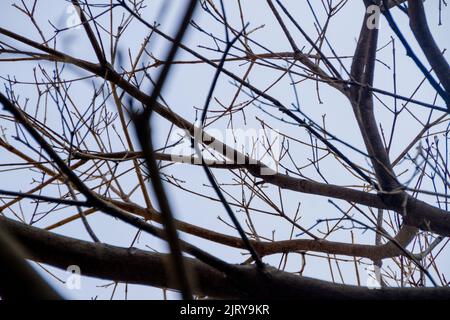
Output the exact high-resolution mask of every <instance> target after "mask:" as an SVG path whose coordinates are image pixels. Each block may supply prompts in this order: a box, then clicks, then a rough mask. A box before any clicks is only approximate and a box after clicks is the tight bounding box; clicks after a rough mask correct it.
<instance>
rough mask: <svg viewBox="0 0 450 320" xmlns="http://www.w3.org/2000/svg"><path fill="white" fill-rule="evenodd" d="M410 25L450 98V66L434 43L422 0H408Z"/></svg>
mask: <svg viewBox="0 0 450 320" xmlns="http://www.w3.org/2000/svg"><path fill="white" fill-rule="evenodd" d="M408 14H409V25H410V27H411V30H412V32H413V33H414V36H415V37H416V40H417V42H418V43H419V45H420V47H421V48H422V51H423V53H424V54H425V56H426V57H427V60H428V62H429V63H430V65H431V67H432V68H433V71H434V72H435V73H436V75H437V77H438V78H439V80H440V81H441V83H442V85H443V86H444V89H445V91H446V92H447V95H449V96H450V66H449V64H448V62H447V60H446V59H445V57H444V55H443V53H442V51H441V50H440V49H439V47H438V45H437V44H436V42H435V41H434V38H433V34H432V33H431V31H430V29H429V28H428V23H427V17H426V15H425V9H424V7H423V3H422V1H420V0H408Z"/></svg>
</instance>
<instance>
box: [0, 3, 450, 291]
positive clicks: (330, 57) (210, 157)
mask: <svg viewBox="0 0 450 320" xmlns="http://www.w3.org/2000/svg"><path fill="white" fill-rule="evenodd" d="M11 3H12V6H13V9H14V10H16V12H17V13H20V14H22V16H23V18H24V20H23V21H17V23H16V24H15V27H16V29H14V28H7V27H4V26H0V36H1V38H0V63H1V65H3V66H6V65H8V69H5V70H7V71H2V74H1V77H2V83H3V87H2V89H1V92H2V93H1V95H0V102H1V104H2V105H3V108H4V109H3V111H2V113H0V117H1V129H2V132H1V137H0V147H1V158H0V159H1V164H0V166H1V171H0V177H1V178H0V181H1V182H0V187H1V190H0V201H1V202H0V213H1V217H0V227H1V230H2V235H1V237H0V265H1V267H0V295H1V296H2V297H3V298H18V297H29V298H48V299H54V298H60V297H59V295H58V294H57V293H56V292H55V291H54V290H53V289H52V287H51V286H49V285H48V284H47V283H46V281H44V280H43V279H42V278H41V277H40V276H39V275H38V274H37V273H36V272H35V269H33V268H30V266H29V264H28V263H29V262H27V260H31V261H34V262H36V263H37V266H38V267H41V268H43V270H47V269H46V268H47V267H46V266H51V267H57V268H60V269H63V270H66V269H67V267H68V266H71V265H76V266H79V268H80V270H81V273H82V275H86V276H91V277H94V278H99V279H108V280H111V281H113V288H114V289H113V295H114V292H115V290H116V287H117V285H118V283H124V284H143V285H148V286H152V287H158V288H162V289H163V291H164V292H166V290H175V291H179V292H180V293H181V294H182V297H183V298H184V299H192V298H267V297H272V298H299V299H302V298H303V299H322V298H331V299H400V298H401V299H415V298H420V299H423V298H447V299H448V298H449V297H450V289H449V287H448V286H449V280H448V277H449V269H448V266H449V263H448V262H449V257H450V256H449V254H450V252H449V248H448V236H449V235H450V212H449V211H448V206H449V197H450V194H449V191H450V183H449V181H450V172H449V157H450V149H449V144H450V140H449V139H450V137H449V128H450V121H449V120H450V117H449V110H450V98H449V97H450V96H449V95H450V68H449V64H448V63H447V60H446V59H445V48H443V47H442V46H443V45H444V44H441V43H439V44H438V43H437V41H436V40H435V39H436V32H437V31H436V30H441V29H442V28H447V27H446V23H445V21H444V20H445V19H444V18H443V13H444V12H446V11H445V10H446V6H447V4H446V2H445V1H443V0H435V1H426V2H425V3H423V2H422V1H421V0H408V1H405V0H364V1H347V0H320V1H316V0H315V1H312V0H301V1H293V0H292V1H288V0H285V1H281V0H267V1H263V0H260V1H257V4H255V2H252V3H253V4H249V2H247V1H243V0H232V1H231V0H230V1H222V0H201V1H196V0H192V1H182V2H181V4H180V3H175V2H172V1H167V2H161V3H160V4H159V5H158V4H155V3H154V2H153V1H144V0H108V1H107V0H104V1H97V2H96V1H92V0H91V1H88V0H84V1H81V0H72V1H58V5H61V4H62V5H63V6H67V8H71V9H73V10H74V11H73V12H75V13H76V14H77V16H76V18H77V20H76V21H78V22H76V23H72V24H71V25H64V26H63V27H61V24H60V23H59V24H58V23H57V22H55V21H53V20H52V19H50V18H49V17H48V16H49V12H51V11H52V10H56V9H53V8H52V7H51V6H50V5H49V1H44V0H29V1H27V0H21V1H12V2H11ZM11 3H10V4H11ZM53 3H55V2H53V1H52V4H53ZM177 5H178V7H177ZM255 5H258V6H260V8H258V10H252V7H251V6H255ZM0 6H2V7H6V5H5V4H4V3H2V4H1V5H0ZM55 6H56V4H55ZM180 6H181V7H182V8H181V9H180V8H179V7H180ZM175 7H177V8H178V9H177V11H176V8H175ZM158 8H159V9H158ZM425 8H426V9H427V13H428V12H429V11H432V10H434V11H433V12H437V15H438V17H439V21H435V20H433V21H428V20H427V16H426V13H425ZM158 10H159V11H158ZM149 11H151V12H153V14H154V13H155V12H157V14H154V15H155V16H157V18H158V21H156V22H154V21H151V20H149V19H148V13H149ZM254 11H258V14H256V13H255V12H254ZM46 12H47V13H46ZM173 12H177V15H176V18H173V19H172V20H170V23H168V21H169V20H168V19H169V18H167V16H169V13H173ZM355 12H356V13H357V16H355ZM263 14H264V15H263ZM72 18H73V17H72ZM355 19H356V20H358V21H360V25H361V27H360V30H348V32H347V33H346V34H342V33H341V32H336V30H342V28H344V29H345V27H343V26H340V27H338V26H339V24H342V23H345V22H346V21H348V20H355ZM259 21H264V24H259ZM405 21H409V28H407V27H408V24H407V23H405ZM380 22H382V24H383V27H382V28H381V29H380V27H379V23H380ZM24 24H25V25H26V26H27V27H26V30H27V32H24V30H25V29H24V28H23V26H24ZM168 25H169V26H170V27H168ZM439 28H440V29H439ZM74 30H78V31H76V32H77V33H76V36H75V40H74V39H73V38H72V41H75V44H76V47H77V49H80V48H82V50H78V51H77V50H73V49H70V48H69V47H70V45H68V42H67V41H68V40H67V37H68V35H71V37H74V36H73V34H74V33H73V32H74ZM447 32H448V29H447ZM141 35H142V37H141ZM267 35H270V36H267ZM138 37H141V38H140V39H141V41H140V42H139V43H131V42H130V41H129V39H130V38H132V39H137V38H138ZM187 37H189V39H195V42H196V43H197V44H199V45H198V46H197V47H195V46H194V45H192V42H193V41H192V40H187V39H188V38H187ZM355 37H356V38H357V39H356V41H355V43H354V46H353V49H354V51H353V52H351V53H350V52H347V53H345V50H343V49H342V48H341V47H340V46H339V43H340V41H347V42H348V41H349V40H350V41H351V40H352V39H354V38H355ZM266 38H267V39H269V41H265V39H266ZM273 39H277V40H280V41H282V42H284V43H285V44H286V45H287V48H288V49H287V50H283V51H282V50H279V48H277V46H276V45H274V44H273V43H271V41H273ZM72 47H73V43H72ZM400 65H401V66H403V68H404V66H405V65H406V66H407V68H409V70H410V72H409V73H405V72H399V71H398V69H400V68H401V67H399V66H400ZM11 66H12V67H13V68H14V69H12V68H11ZM11 70H15V71H16V72H19V70H20V76H19V75H17V74H15V73H11ZM22 75H24V76H25V75H26V76H27V77H28V79H27V80H25V78H23V77H24V76H22ZM179 79H183V80H182V81H181V80H179ZM186 79H187V82H190V83H187V82H186ZM377 79H382V82H381V83H380V82H379V81H377ZM177 81H178V82H177ZM183 81H184V82H183ZM183 86H186V88H187V89H184V88H183ZM193 105H194V107H193V109H192V108H191V107H192V106H193ZM352 125H353V126H352ZM249 129H252V130H254V131H257V132H262V134H259V135H258V136H257V137H256V138H255V137H254V136H251V137H250V138H248V136H245V134H246V133H247V134H248V131H249ZM245 130H247V131H245ZM213 131H215V132H216V133H217V131H218V132H219V133H220V132H226V133H227V135H226V140H225V138H224V136H222V137H218V136H217V134H214V133H213ZM230 135H231V139H229V138H230ZM243 138H244V140H245V139H249V140H250V141H246V143H243V144H242V143H241V144H240V143H238V141H242V139H243ZM261 149H262V151H263V152H257V151H261ZM180 150H181V151H182V152H180ZM27 181H28V182H27ZM179 197H183V199H186V198H189V199H191V200H190V201H186V203H185V204H184V205H183V206H182V210H183V211H185V212H183V213H181V212H179V211H180V209H179V206H176V205H174V203H173V201H176V199H178V198H179ZM96 217H103V218H105V217H112V218H114V219H103V220H95V218H96ZM93 221H102V224H101V225H100V224H99V223H94V222H93ZM78 223H79V224H78ZM118 223H119V227H118V228H119V229H117V230H120V231H121V232H123V233H124V234H129V232H130V231H129V230H130V229H129V228H128V229H127V228H125V225H130V226H131V227H132V228H133V229H132V230H133V231H132V232H133V237H132V241H131V242H128V243H127V242H126V241H124V240H123V239H124V238H123V237H120V239H121V242H122V243H120V246H113V245H111V244H108V243H106V242H108V241H106V240H105V237H106V235H105V234H106V232H107V231H108V230H109V229H110V228H112V226H113V225H114V226H116V225H117V224H118ZM75 225H79V226H82V229H81V228H78V229H77V228H75V229H74V230H79V231H80V232H79V234H78V235H77V238H74V237H68V236H67V235H64V232H67V231H68V230H71V229H70V226H75ZM114 228H117V227H114ZM64 230H65V231H64ZM127 232H128V233H127ZM72 236H73V235H72ZM157 239H162V240H164V241H165V243H167V248H165V246H162V245H160V244H158V242H157ZM115 244H117V243H115ZM236 253H238V255H236ZM326 268H328V270H329V271H328V273H327V275H326V276H324V274H323V272H322V273H319V272H317V273H316V269H317V270H319V269H326ZM367 269H369V270H372V271H370V272H369V275H368V279H369V280H370V278H371V277H373V279H372V280H373V281H372V282H373V283H375V284H376V285H377V286H379V287H380V288H378V289H370V288H368V287H367V283H366V282H364V280H363V279H365V277H363V273H364V272H365V270H367ZM48 272H50V271H48ZM55 277H57V276H56V275H55ZM324 278H326V280H327V281H325V280H324ZM60 281H62V282H64V279H62V280H60ZM18 283H21V284H22V285H21V286H18V285H15V284H18ZM107 287H108V288H109V287H110V286H107ZM126 290H127V285H126V286H125V291H126Z"/></svg>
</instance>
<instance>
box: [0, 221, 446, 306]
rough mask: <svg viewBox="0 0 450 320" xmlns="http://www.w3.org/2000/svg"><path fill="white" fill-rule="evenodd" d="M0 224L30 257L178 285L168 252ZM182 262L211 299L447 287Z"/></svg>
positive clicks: (413, 294) (107, 275) (402, 295)
mask: <svg viewBox="0 0 450 320" xmlns="http://www.w3.org/2000/svg"><path fill="white" fill-rule="evenodd" d="M0 223H1V224H2V225H3V227H4V228H6V229H7V230H8V231H9V232H10V233H11V234H13V235H14V236H15V237H16V238H17V239H18V241H19V242H20V243H21V244H22V245H23V246H24V247H25V248H26V249H27V251H28V252H29V258H30V259H32V260H34V261H39V262H42V263H46V264H49V265H52V266H55V267H59V268H63V269H66V268H67V266H69V265H74V264H75V265H78V266H80V269H81V273H82V275H86V276H92V277H98V278H102V279H111V280H114V281H119V282H127V283H136V284H143V285H151V286H156V287H164V288H172V289H178V288H177V286H176V285H175V284H174V283H173V282H172V281H171V280H170V278H169V277H168V274H167V270H166V269H165V266H166V262H165V260H167V259H168V256H167V255H166V254H160V253H150V252H146V251H142V250H139V249H135V248H131V249H125V248H119V247H115V246H111V245H106V244H95V243H90V242H86V241H82V240H77V239H73V238H68V237H65V236H61V235H56V234H53V233H49V232H47V231H43V230H40V229H37V228H34V227H31V226H28V225H25V224H22V223H20V222H16V221H14V220H11V219H8V218H4V217H0ZM184 259H185V262H186V266H187V268H188V269H189V270H191V272H192V273H193V274H195V275H196V278H197V282H196V284H195V285H194V292H195V294H197V295H204V296H209V297H215V298H274V296H273V293H274V292H277V296H276V297H275V298H277V299H333V300H336V299H358V300H361V299H449V298H450V288H448V287H439V288H389V289H368V288H363V287H354V286H349V285H341V284H333V283H330V282H326V281H321V280H315V279H311V278H306V277H300V276H297V275H294V274H290V273H287V272H282V271H278V270H276V269H273V268H267V271H266V273H265V275H262V274H261V272H259V271H258V270H257V269H256V268H254V267H252V266H235V270H236V272H235V274H234V277H235V279H236V280H237V282H233V281H230V279H228V278H227V277H226V276H225V275H224V274H222V273H220V272H218V271H216V270H215V269H213V268H211V267H208V266H207V265H205V264H203V263H201V262H199V261H197V260H195V259H191V258H184Z"/></svg>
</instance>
